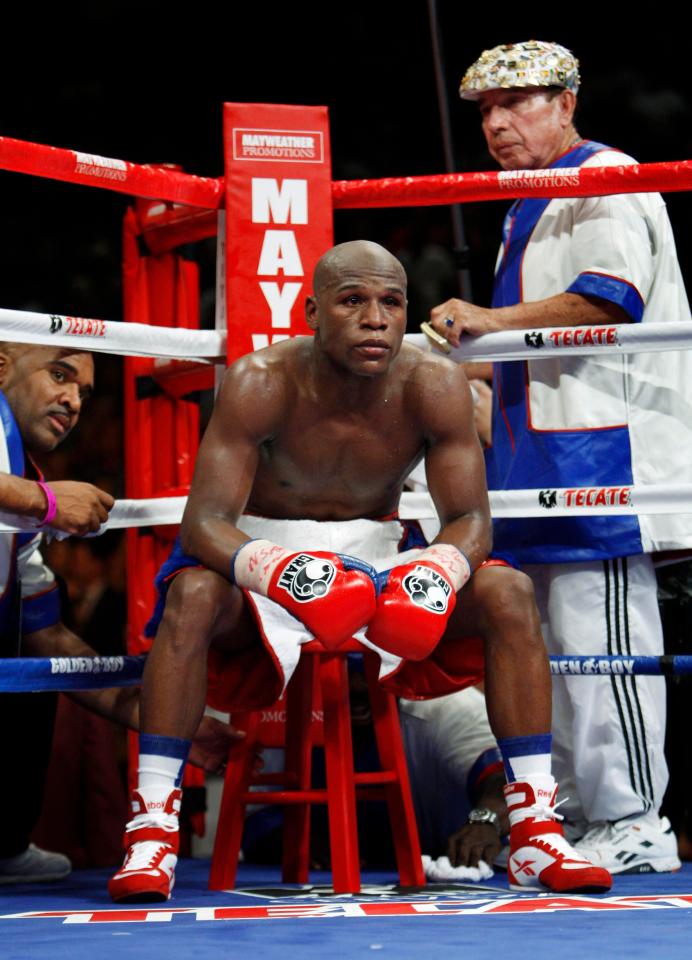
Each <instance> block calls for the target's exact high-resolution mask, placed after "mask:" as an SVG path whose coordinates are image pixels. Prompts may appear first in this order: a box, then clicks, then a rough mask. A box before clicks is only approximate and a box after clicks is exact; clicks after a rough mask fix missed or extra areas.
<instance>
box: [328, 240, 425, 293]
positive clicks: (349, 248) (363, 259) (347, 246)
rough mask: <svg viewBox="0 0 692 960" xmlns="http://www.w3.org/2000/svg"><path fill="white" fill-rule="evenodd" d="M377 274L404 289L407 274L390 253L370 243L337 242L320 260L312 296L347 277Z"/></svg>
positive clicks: (358, 241) (368, 241)
mask: <svg viewBox="0 0 692 960" xmlns="http://www.w3.org/2000/svg"><path fill="white" fill-rule="evenodd" d="M372 274H377V275H378V276H381V277H383V278H384V277H387V278H388V279H390V280H391V281H392V282H393V283H395V284H396V285H397V286H398V287H400V288H402V289H403V290H404V291H405V290H406V271H405V270H404V268H403V266H402V265H401V263H400V262H399V261H398V260H397V258H396V257H395V256H393V255H392V254H391V253H390V252H389V250H385V248H384V247H381V246H380V244H379V243H373V242H372V241H371V240H350V241H349V242H348V243H339V244H337V245H336V246H335V247H332V248H331V250H327V252H326V253H325V254H324V255H323V256H322V257H320V259H319V260H318V261H317V266H316V267H315V272H314V274H313V289H314V292H315V296H319V294H320V293H321V292H322V291H323V290H326V289H327V288H328V287H332V286H334V285H335V284H339V283H342V282H343V281H344V279H345V278H347V277H349V276H358V275H372Z"/></svg>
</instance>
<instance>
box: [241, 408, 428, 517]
mask: <svg viewBox="0 0 692 960" xmlns="http://www.w3.org/2000/svg"><path fill="white" fill-rule="evenodd" d="M423 447H424V438H423V436H422V434H421V433H420V429H419V427H418V426H417V425H414V424H412V423H411V418H410V416H407V414H406V410H405V407H404V402H403V399H402V396H401V393H400V391H396V390H393V391H392V392H391V393H390V394H389V395H387V396H384V397H382V398H380V400H379V402H377V403H370V404H368V405H365V406H360V407H359V406H357V405H352V406H350V407H348V408H342V409H338V410H334V409H328V408H325V407H324V406H322V405H320V404H319V403H317V402H315V401H314V400H311V399H309V398H306V397H297V398H296V399H295V403H294V405H293V407H292V409H290V410H288V411H287V412H286V414H285V418H284V420H283V422H282V424H281V427H280V429H279V430H277V432H276V434H275V435H274V436H272V437H271V438H269V439H268V440H266V441H265V442H264V443H263V444H262V446H261V447H260V462H259V466H258V470H257V474H256V478H255V484H254V487H253V491H252V494H251V497H250V501H249V503H248V508H249V509H251V510H255V511H256V512H258V513H264V514H268V515H273V516H286V517H312V518H314V519H345V518H350V517H356V516H381V515H384V514H386V513H389V512H391V511H392V510H395V509H396V507H397V504H398V501H399V496H400V493H401V486H402V484H403V481H404V480H405V478H406V476H407V475H408V473H409V472H410V470H411V468H412V467H413V466H414V465H415V463H417V462H418V460H419V459H420V457H421V456H422V454H423Z"/></svg>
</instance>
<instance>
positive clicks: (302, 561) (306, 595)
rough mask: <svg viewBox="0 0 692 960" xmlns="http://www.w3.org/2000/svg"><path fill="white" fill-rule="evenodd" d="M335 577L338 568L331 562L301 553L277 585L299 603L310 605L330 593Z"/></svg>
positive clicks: (286, 569)
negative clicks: (312, 601)
mask: <svg viewBox="0 0 692 960" xmlns="http://www.w3.org/2000/svg"><path fill="white" fill-rule="evenodd" d="M335 576H336V567H335V566H334V564H333V563H331V562H330V561H329V560H324V559H322V558H319V557H311V556H310V554H309V553H299V554H298V556H296V557H294V558H293V559H292V560H291V562H290V563H288V564H287V565H286V568H285V570H283V571H282V573H281V576H280V577H279V582H278V584H277V585H278V586H279V587H282V588H283V589H284V590H285V591H286V592H287V593H289V594H290V595H291V596H292V597H293V599H294V600H295V601H297V602H298V603H310V601H311V600H319V599H320V597H324V596H325V595H326V594H327V593H329V588H330V586H331V584H332V581H333V580H334V577H335Z"/></svg>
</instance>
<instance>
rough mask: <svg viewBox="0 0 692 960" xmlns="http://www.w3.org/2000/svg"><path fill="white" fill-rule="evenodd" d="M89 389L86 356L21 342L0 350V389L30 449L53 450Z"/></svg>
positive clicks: (91, 383)
mask: <svg viewBox="0 0 692 960" xmlns="http://www.w3.org/2000/svg"><path fill="white" fill-rule="evenodd" d="M93 387H94V361H93V358H92V357H91V354H88V353H73V352H71V351H69V350H56V349H53V348H51V347H22V346H19V347H17V348H13V349H10V350H9V351H8V352H5V351H0V389H2V391H3V392H4V394H5V398H6V399H7V402H8V403H9V405H10V407H11V409H12V413H13V414H14V417H15V420H16V421H17V425H18V427H19V432H20V433H21V435H22V439H23V440H24V443H25V444H26V446H27V449H28V450H30V451H32V452H36V453H47V452H49V451H51V450H54V449H55V447H57V445H58V444H59V443H61V442H62V441H63V440H64V439H65V438H66V437H67V436H68V434H69V433H70V432H71V430H72V429H73V427H74V426H75V424H76V423H77V420H78V419H79V414H80V411H81V409H82V403H83V402H84V400H86V399H87V397H88V396H89V395H90V394H91V392H92V390H93Z"/></svg>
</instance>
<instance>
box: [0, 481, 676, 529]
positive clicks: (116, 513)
mask: <svg viewBox="0 0 692 960" xmlns="http://www.w3.org/2000/svg"><path fill="white" fill-rule="evenodd" d="M489 498H490V511H491V513H492V515H493V517H494V518H495V519H496V520H498V519H506V518H509V517H583V516H592V517H593V516H606V515H619V516H636V515H645V516H648V515H652V514H670V515H673V514H683V513H690V514H692V484H689V483H688V484H679V485H675V484H663V483H662V484H657V485H655V486H654V485H651V486H646V487H642V486H619V487H563V488H551V489H535V490H491V491H490V494H489ZM186 502H187V498H186V497H156V498H152V499H145V500H118V501H116V504H115V506H114V507H113V509H112V510H111V513H110V516H109V518H108V521H107V523H105V524H104V525H103V526H102V527H101V530H100V531H99V533H103V532H105V531H106V530H123V529H127V528H129V527H157V526H168V525H175V524H179V523H180V521H181V519H182V516H183V511H184V509H185V503H186ZM399 516H400V517H401V519H402V520H428V519H434V518H436V517H437V511H436V510H435V506H434V504H433V502H432V500H431V498H430V496H429V494H427V493H424V492H422V491H418V492H408V491H407V492H405V493H404V494H403V495H402V497H401V503H400V505H399ZM37 529H38V528H37V526H36V522H35V521H34V520H29V519H26V518H21V517H13V516H10V515H9V514H6V513H0V531H3V532H4V531H30V530H37ZM48 534H49V536H50V535H51V531H50V530H49V531H48ZM54 535H55V536H57V538H58V539H62V538H63V537H64V536H65V534H62V533H57V532H55V533H54Z"/></svg>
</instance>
